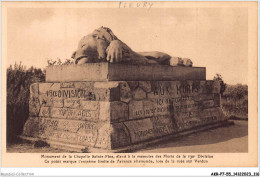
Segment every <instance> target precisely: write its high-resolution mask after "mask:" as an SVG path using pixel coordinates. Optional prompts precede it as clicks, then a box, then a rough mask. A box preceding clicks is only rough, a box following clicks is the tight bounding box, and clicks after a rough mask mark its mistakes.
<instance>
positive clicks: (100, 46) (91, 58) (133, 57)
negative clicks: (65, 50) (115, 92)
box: [72, 26, 193, 66]
mask: <svg viewBox="0 0 260 177" xmlns="http://www.w3.org/2000/svg"><path fill="white" fill-rule="evenodd" d="M72 58H73V59H74V60H75V64H84V63H97V62H110V63H125V64H137V65H146V64H161V65H171V66H177V65H180V66H192V64H193V63H192V61H191V60H190V59H185V58H184V59H182V58H179V57H171V56H170V55H168V54H166V53H163V52H157V51H155V52H135V51H133V50H132V49H131V48H130V47H129V46H127V45H126V44H125V43H124V42H122V41H121V40H119V39H118V38H117V37H116V36H115V35H114V34H113V32H112V31H111V30H110V29H109V28H107V27H103V26H102V27H100V28H98V29H96V30H94V31H93V33H91V34H88V35H87V36H84V37H83V38H82V39H81V40H80V41H79V44H78V49H77V50H76V51H75V52H74V53H73V54H72Z"/></svg>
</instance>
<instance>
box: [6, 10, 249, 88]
mask: <svg viewBox="0 0 260 177" xmlns="http://www.w3.org/2000/svg"><path fill="white" fill-rule="evenodd" d="M247 25H248V12H247V9H246V8H244V9H243V8H151V9H136V8H126V9H124V8H123V9H120V8H102V9H101V8H9V9H8V11H7V64H8V66H9V65H10V64H14V63H15V62H16V63H19V62H20V61H21V62H22V64H24V65H26V66H27V67H30V66H36V67H41V68H44V67H46V65H47V60H48V59H56V58H60V59H62V60H65V59H67V58H70V57H71V55H72V53H73V51H75V50H76V48H77V45H78V42H79V40H80V39H81V37H83V36H85V35H87V34H89V33H91V32H92V31H94V29H97V28H99V27H100V26H106V27H109V28H110V29H111V30H112V31H113V33H114V34H115V35H116V36H117V37H118V38H119V39H120V40H122V41H123V42H125V43H126V44H127V45H128V46H129V47H130V48H132V49H133V50H134V51H137V52H138V51H140V52H141V51H161V52H165V53H168V54H169V55H171V56H178V57H183V58H190V59H191V60H192V61H193V64H194V66H198V67H206V71H207V79H209V80H211V79H213V77H214V75H216V73H219V74H221V75H222V77H223V80H224V81H225V82H226V83H228V84H236V83H242V84H247V76H248V73H247V72H248V26H247Z"/></svg>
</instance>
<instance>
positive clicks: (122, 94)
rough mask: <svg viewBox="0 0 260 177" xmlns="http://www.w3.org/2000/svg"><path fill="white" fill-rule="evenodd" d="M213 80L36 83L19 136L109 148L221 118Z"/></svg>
mask: <svg viewBox="0 0 260 177" xmlns="http://www.w3.org/2000/svg"><path fill="white" fill-rule="evenodd" d="M219 92H220V84H219V82H216V81H215V82H214V81H195V80H193V81H127V82H126V81H110V82H69V83H36V84H32V85H31V88H30V93H31V95H30V106H29V109H30V118H29V119H28V121H27V122H26V124H25V126H24V131H23V135H24V136H30V137H37V138H41V139H43V140H44V139H48V140H54V141H59V142H64V143H70V144H74V145H83V146H86V147H88V146H90V147H96V148H103V149H115V148H118V147H122V146H125V145H130V144H134V143H139V142H143V141H146V140H150V139H154V138H158V137H162V136H166V135H170V134H173V133H175V132H179V131H183V130H187V129H191V128H194V127H197V126H203V125H206V124H211V123H214V122H218V121H221V120H224V119H225V117H224V116H223V115H222V111H221V109H220V94H219Z"/></svg>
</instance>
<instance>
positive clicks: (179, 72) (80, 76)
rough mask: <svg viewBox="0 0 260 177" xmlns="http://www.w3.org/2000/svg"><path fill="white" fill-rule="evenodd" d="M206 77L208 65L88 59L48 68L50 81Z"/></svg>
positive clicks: (149, 79) (158, 79) (197, 78)
mask: <svg viewBox="0 0 260 177" xmlns="http://www.w3.org/2000/svg"><path fill="white" fill-rule="evenodd" d="M153 80H157V81H175V80H206V68H205V67H183V66H166V65H142V66H140V65H125V64H111V63H87V64H82V65H72V64H71V65H60V66H59V65H56V66H48V67H47V68H46V82H71V81H72V82H74V81H153Z"/></svg>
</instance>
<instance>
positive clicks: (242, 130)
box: [7, 120, 248, 153]
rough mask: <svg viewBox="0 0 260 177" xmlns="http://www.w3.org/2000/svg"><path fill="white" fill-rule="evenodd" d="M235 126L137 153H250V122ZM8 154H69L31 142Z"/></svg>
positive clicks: (13, 147)
mask: <svg viewBox="0 0 260 177" xmlns="http://www.w3.org/2000/svg"><path fill="white" fill-rule="evenodd" d="M234 122H235V124H234V125H232V126H227V127H220V128H216V129H211V130H207V131H203V132H198V133H195V134H191V135H188V136H184V137H180V138H177V139H173V140H170V141H167V142H163V143H160V144H156V145H153V146H150V147H147V148H146V149H143V150H140V151H137V153H138V152H141V153H185V152H189V153H199V152H201V153H218V152H219V153H220V152H221V153H225V152H226V153H228V152H229V153H235V152H247V151H248V125H247V124H248V122H247V121H238V120H236V121H234ZM7 152H20V153H21V152H22V153H28V152H29V153H62V152H69V151H65V150H59V149H55V148H51V147H48V146H45V147H35V145H34V144H32V143H29V142H23V141H20V142H19V143H16V144H9V145H8V147H7Z"/></svg>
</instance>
